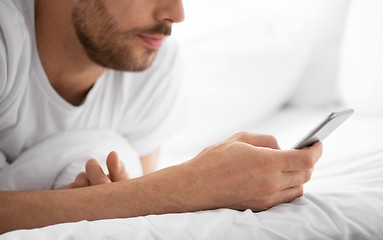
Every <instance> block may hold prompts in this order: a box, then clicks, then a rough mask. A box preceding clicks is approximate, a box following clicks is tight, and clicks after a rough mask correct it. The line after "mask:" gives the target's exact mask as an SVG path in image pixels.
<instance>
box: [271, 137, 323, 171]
mask: <svg viewBox="0 0 383 240" xmlns="http://www.w3.org/2000/svg"><path fill="white" fill-rule="evenodd" d="M322 149H323V145H322V143H321V142H317V143H315V144H314V145H312V146H311V147H309V148H306V149H303V150H297V149H293V150H287V151H275V154H276V155H279V156H277V158H276V160H277V162H278V165H279V169H280V170H281V171H299V170H305V169H306V170H307V169H312V168H314V166H315V164H316V163H317V161H318V160H319V158H320V157H321V156H322ZM275 154H274V155H273V156H274V157H276V156H275Z"/></svg>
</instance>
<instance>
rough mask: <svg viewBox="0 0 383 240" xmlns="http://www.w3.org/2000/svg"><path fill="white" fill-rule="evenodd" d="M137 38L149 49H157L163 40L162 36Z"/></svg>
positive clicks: (141, 36) (140, 36)
mask: <svg viewBox="0 0 383 240" xmlns="http://www.w3.org/2000/svg"><path fill="white" fill-rule="evenodd" d="M138 37H139V38H140V39H141V40H142V41H143V42H144V43H145V44H146V45H148V46H149V47H151V48H155V49H159V48H160V47H161V46H162V43H163V41H164V39H165V36H164V35H138Z"/></svg>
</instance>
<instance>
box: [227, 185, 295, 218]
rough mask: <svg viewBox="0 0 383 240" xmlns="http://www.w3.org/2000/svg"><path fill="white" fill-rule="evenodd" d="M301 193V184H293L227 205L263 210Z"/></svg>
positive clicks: (235, 207)
mask: <svg viewBox="0 0 383 240" xmlns="http://www.w3.org/2000/svg"><path fill="white" fill-rule="evenodd" d="M302 195H303V186H302V185H300V186H295V187H291V188H288V189H285V190H282V191H277V192H275V193H274V194H272V195H269V196H265V197H262V198H259V199H254V200H251V201H248V202H245V203H241V204H236V205H232V206H229V208H233V209H238V210H244V209H248V208H250V209H251V210H253V211H255V212H258V211H265V210H267V209H269V208H271V207H273V206H275V205H277V204H280V203H287V202H291V201H293V200H294V199H296V198H298V197H301V196H302Z"/></svg>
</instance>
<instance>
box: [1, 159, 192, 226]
mask: <svg viewBox="0 0 383 240" xmlns="http://www.w3.org/2000/svg"><path fill="white" fill-rule="evenodd" d="M174 168H182V167H181V166H175V167H172V168H170V169H164V170H161V171H158V172H155V173H153V174H150V175H147V176H145V177H142V178H137V179H132V180H129V181H123V182H116V183H111V184H104V185H98V186H93V187H87V188H79V189H65V190H52V191H33V192H0V205H1V206H2V208H1V210H0V232H1V233H3V232H7V231H11V230H15V229H22V228H23V229H25V228H28V229H29V228H36V227H43V226H47V225H52V224H57V223H64V222H74V221H80V220H98V219H109V218H119V217H123V218H126V217H136V216H145V215H148V214H162V213H169V212H185V211H191V210H194V209H193V208H195V207H193V208H191V207H190V206H188V204H185V203H186V200H185V198H184V196H185V194H182V193H181V192H182V189H183V188H184V187H185V186H184V185H186V184H185V181H177V182H178V183H177V184H174V179H175V178H176V179H180V178H181V179H182V175H183V173H182V172H183V170H181V171H178V170H177V171H174V170H175V169H174ZM181 182H182V183H181ZM189 198H190V196H189Z"/></svg>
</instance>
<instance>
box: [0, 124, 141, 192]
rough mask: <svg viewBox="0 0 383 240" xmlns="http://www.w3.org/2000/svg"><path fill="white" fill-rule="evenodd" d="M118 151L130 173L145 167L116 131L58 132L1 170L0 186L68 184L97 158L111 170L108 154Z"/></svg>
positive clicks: (40, 187)
mask: <svg viewBox="0 0 383 240" xmlns="http://www.w3.org/2000/svg"><path fill="white" fill-rule="evenodd" d="M111 151H116V152H117V154H118V155H119V157H120V159H121V160H122V161H123V162H124V164H125V166H126V169H128V173H129V175H130V177H133V178H134V177H138V176H140V175H141V174H142V169H141V165H140V161H139V157H138V155H137V153H136V152H135V151H134V150H133V148H132V147H131V146H130V145H129V142H128V141H127V140H126V139H125V138H124V137H122V136H121V135H119V134H118V133H115V132H113V131H106V130H102V131H71V132H63V133H60V134H57V135H54V136H52V137H50V138H48V139H46V140H44V141H42V142H40V143H38V144H36V145H35V146H34V147H32V148H30V149H28V150H26V151H25V152H23V153H22V154H21V155H20V156H19V157H18V158H17V159H16V160H15V161H14V162H13V163H12V164H10V165H3V167H2V169H1V170H0V190H3V191H5V190H8V191H20V190H48V189H57V188H62V187H65V186H67V185H68V184H69V183H71V182H73V181H74V179H75V178H76V176H77V174H79V173H80V172H82V171H84V170H85V164H86V162H87V161H88V160H89V159H91V158H94V159H96V160H97V161H99V163H100V165H101V167H102V168H103V170H104V172H105V173H107V167H106V157H107V155H108V154H109V153H110V152H111Z"/></svg>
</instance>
